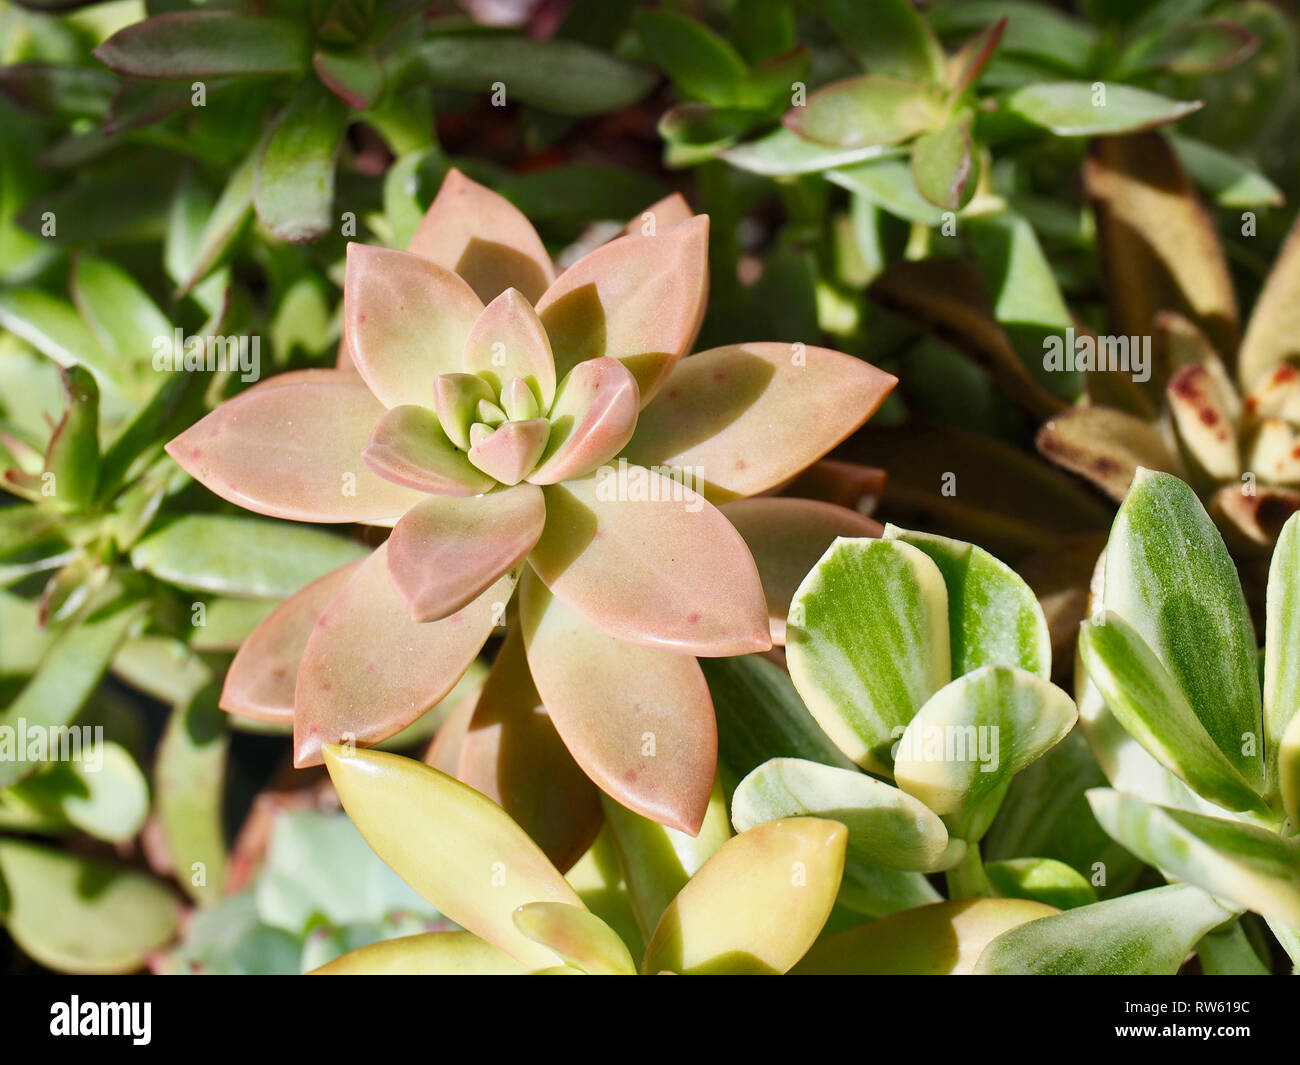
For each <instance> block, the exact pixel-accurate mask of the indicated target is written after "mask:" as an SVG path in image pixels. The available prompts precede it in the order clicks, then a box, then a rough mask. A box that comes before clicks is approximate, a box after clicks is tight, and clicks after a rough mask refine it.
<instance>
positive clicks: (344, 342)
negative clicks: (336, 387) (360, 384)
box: [334, 333, 357, 373]
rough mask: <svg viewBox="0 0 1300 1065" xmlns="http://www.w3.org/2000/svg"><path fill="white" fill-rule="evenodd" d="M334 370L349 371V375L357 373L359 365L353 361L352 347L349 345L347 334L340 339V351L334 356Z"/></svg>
mask: <svg viewBox="0 0 1300 1065" xmlns="http://www.w3.org/2000/svg"><path fill="white" fill-rule="evenodd" d="M334 369H336V370H347V371H348V373H356V372H357V364H356V363H355V362H354V361H353V360H352V347H351V345H350V344H349V343H348V335H347V333H344V334H343V335H342V336H341V337H339V350H338V352H337V353H336V354H335V356H334Z"/></svg>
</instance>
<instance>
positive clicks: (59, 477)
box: [42, 366, 100, 510]
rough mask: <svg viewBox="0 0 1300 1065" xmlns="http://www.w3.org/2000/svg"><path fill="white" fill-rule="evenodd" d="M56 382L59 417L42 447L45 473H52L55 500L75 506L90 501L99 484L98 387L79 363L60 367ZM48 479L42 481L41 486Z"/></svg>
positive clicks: (66, 506) (64, 506) (79, 507)
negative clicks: (59, 393)
mask: <svg viewBox="0 0 1300 1065" xmlns="http://www.w3.org/2000/svg"><path fill="white" fill-rule="evenodd" d="M59 383H60V385H61V391H62V392H63V402H64V410H63V417H62V418H60V419H59V424H58V425H57V426H55V429H54V433H53V434H52V435H51V436H50V443H49V446H48V447H47V448H46V451H45V473H46V474H47V475H53V481H52V485H53V493H54V494H53V500H54V502H55V504H56V505H57V506H59V507H60V508H61V509H67V510H79V509H81V508H83V507H85V506H88V505H89V504H90V503H91V502H92V500H93V499H94V497H95V490H96V488H97V487H98V484H99V467H100V456H99V388H98V386H97V385H96V384H95V378H94V377H93V376H92V375H91V373H90V371H89V370H87V369H85V368H84V367H81V366H69V367H68V368H66V369H64V370H61V371H60V373H59ZM49 483H51V482H49V481H47V482H44V483H43V484H42V490H44V488H45V485H46V484H49Z"/></svg>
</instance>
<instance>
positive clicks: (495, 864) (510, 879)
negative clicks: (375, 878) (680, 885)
mask: <svg viewBox="0 0 1300 1065" xmlns="http://www.w3.org/2000/svg"><path fill="white" fill-rule="evenodd" d="M324 755H325V759H326V763H325V764H326V768H328V770H329V773H330V779H332V780H333V781H334V787H335V788H336V789H337V791H338V793H339V799H340V801H341V802H342V803H343V809H344V810H346V811H347V813H348V816H349V817H351V818H352V822H353V824H355V825H356V826H357V828H358V829H359V830H360V832H361V835H362V836H364V837H365V840H366V842H367V843H369V844H370V846H371V848H372V849H373V850H374V852H375V853H376V854H378V855H379V857H380V858H382V859H383V860H384V861H385V862H387V863H388V865H389V866H391V867H392V868H393V870H395V871H396V872H397V874H398V875H399V876H401V878H402V879H403V880H405V881H406V882H407V883H408V884H410V885H411V887H413V888H415V890H416V891H418V892H419V893H420V894H421V895H422V896H423V897H424V898H425V899H427V900H428V901H429V902H431V903H433V905H434V906H436V907H437V908H438V909H439V911H441V912H442V913H444V914H446V916H447V917H448V918H450V919H451V920H453V921H455V922H456V923H457V924H458V925H460V926H462V927H463V928H464V929H465V930H466V931H469V932H472V933H474V934H475V935H476V936H479V937H480V938H482V939H484V940H486V941H487V942H488V943H490V944H492V945H493V946H494V947H497V948H498V949H500V950H503V951H505V952H506V953H507V954H509V955H510V956H511V957H513V958H514V959H515V960H516V961H518V962H520V963H521V964H523V965H526V966H529V967H530V968H536V967H540V966H546V965H552V964H554V962H555V957H554V955H553V954H552V953H551V951H549V950H547V949H546V948H545V947H542V946H539V945H538V944H537V943H534V942H533V941H532V940H531V939H529V938H528V937H527V936H525V935H524V934H523V933H521V932H520V931H519V930H518V929H517V928H516V927H515V924H514V920H513V915H514V911H515V910H516V909H517V908H518V907H520V906H522V905H524V904H525V903H529V902H563V903H567V904H568V905H570V906H577V907H579V908H582V900H581V899H579V898H578V896H577V894H576V893H575V892H574V890H573V889H572V888H571V887H569V885H568V884H567V883H566V882H565V880H564V877H562V876H561V875H560V874H559V872H558V871H557V870H556V869H555V867H554V866H553V865H551V863H550V862H549V861H547V860H546V855H544V854H543V853H542V852H541V850H540V849H539V848H538V846H537V844H535V843H534V842H533V841H532V840H530V839H529V838H528V836H527V835H526V834H525V833H524V831H523V829H521V828H520V827H519V826H518V825H516V824H515V823H514V822H513V821H512V820H510V818H509V816H508V815H507V814H506V813H505V811H504V810H502V809H501V807H499V806H498V805H497V804H496V803H494V802H493V801H492V800H491V799H489V798H486V797H485V796H483V795H480V794H479V793H478V792H477V791H475V790H474V789H473V788H471V787H469V786H468V785H466V784H462V783H460V782H459V781H457V780H453V779H452V778H451V777H449V776H446V775H445V774H443V773H439V772H438V771H437V770H436V769H431V768H429V767H428V766H426V765H423V764H421V763H420V762H417V761H414V760H413V759H410V758H401V757H398V756H397V755H392V754H384V753H383V752H380V751H365V750H356V751H348V750H347V749H345V748H342V747H336V746H334V745H333V744H330V745H328V746H327V747H326V748H325V751H324Z"/></svg>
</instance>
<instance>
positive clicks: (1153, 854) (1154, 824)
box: [1088, 788, 1300, 927]
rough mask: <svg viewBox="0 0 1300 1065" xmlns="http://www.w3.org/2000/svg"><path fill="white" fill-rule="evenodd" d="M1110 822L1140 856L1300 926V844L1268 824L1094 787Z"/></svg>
mask: <svg viewBox="0 0 1300 1065" xmlns="http://www.w3.org/2000/svg"><path fill="white" fill-rule="evenodd" d="M1088 801H1089V802H1090V803H1091V804H1092V812H1093V814H1094V815H1096V818H1097V820H1098V821H1100V822H1101V825H1102V827H1103V828H1104V829H1105V830H1106V831H1107V832H1109V833H1110V835H1111V836H1113V837H1114V838H1115V839H1117V840H1119V842H1120V843H1122V844H1124V846H1125V847H1127V848H1128V849H1129V850H1131V851H1132V852H1133V853H1134V854H1136V855H1137V856H1138V857H1139V858H1142V859H1143V860H1144V861H1146V862H1148V863H1150V864H1151V865H1154V866H1156V868H1158V869H1160V870H1162V871H1163V872H1165V873H1166V874H1167V875H1169V876H1174V877H1177V878H1178V879H1179V880H1185V881H1187V882H1188V883H1190V884H1196V885H1197V886H1198V887H1202V888H1204V889H1205V890H1206V891H1209V892H1211V893H1212V894H1214V895H1216V896H1217V897H1219V898H1223V899H1227V900H1228V901H1230V902H1233V903H1235V904H1236V905H1238V906H1240V907H1242V908H1243V909H1250V910H1255V911H1256V912H1257V913H1261V914H1263V915H1264V916H1265V917H1268V918H1270V919H1272V920H1275V921H1279V922H1281V923H1283V924H1287V925H1291V926H1293V927H1300V844H1298V843H1295V842H1293V841H1290V840H1284V839H1282V838H1281V837H1280V836H1278V835H1276V834H1275V833H1273V832H1269V831H1268V830H1267V829H1263V828H1258V827H1256V826H1255V825H1247V824H1244V823H1242V822H1240V821H1230V820H1227V819H1225V818H1219V817H1206V816H1205V815H1204V814H1197V813H1191V812H1189V811H1187V810H1176V809H1173V808H1171V807H1168V806H1153V805H1152V804H1150V803H1146V802H1143V801H1142V800H1141V799H1137V798H1134V797H1133V796H1131V795H1125V794H1123V793H1122V792H1118V791H1113V790H1111V789H1110V788H1097V789H1096V790H1094V791H1090V792H1088Z"/></svg>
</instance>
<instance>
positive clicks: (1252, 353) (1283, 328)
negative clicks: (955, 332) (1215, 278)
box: [1237, 224, 1300, 389]
mask: <svg viewBox="0 0 1300 1065" xmlns="http://www.w3.org/2000/svg"><path fill="white" fill-rule="evenodd" d="M1298 286H1300V224H1296V225H1293V226H1292V227H1291V232H1290V233H1289V234H1288V235H1287V239H1286V243H1285V244H1283V245H1282V250H1281V251H1280V252H1278V255H1277V258H1276V259H1275V260H1274V262H1273V268H1272V269H1271V270H1270V271H1269V274H1268V279H1267V280H1266V281H1265V282H1264V290H1263V291H1262V292H1261V293H1260V294H1259V299H1257V300H1256V301H1255V309H1254V310H1253V311H1251V314H1250V321H1249V322H1248V323H1247V325H1246V335H1245V336H1244V337H1242V340H1241V351H1240V352H1239V353H1238V355H1237V381H1238V382H1239V383H1240V385H1241V387H1242V388H1243V389H1250V388H1254V387H1255V385H1256V383H1257V382H1258V381H1259V380H1260V378H1261V377H1263V375H1264V374H1265V373H1267V372H1268V371H1269V370H1272V369H1273V368H1274V367H1277V366H1280V365H1282V364H1284V363H1294V362H1295V361H1296V358H1297V355H1300V349H1298V348H1297V346H1296V339H1295V338H1296V335H1297V333H1298V332H1300V307H1297V305H1296V304H1297V301H1296V298H1295V293H1296V290H1297V287H1298Z"/></svg>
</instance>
